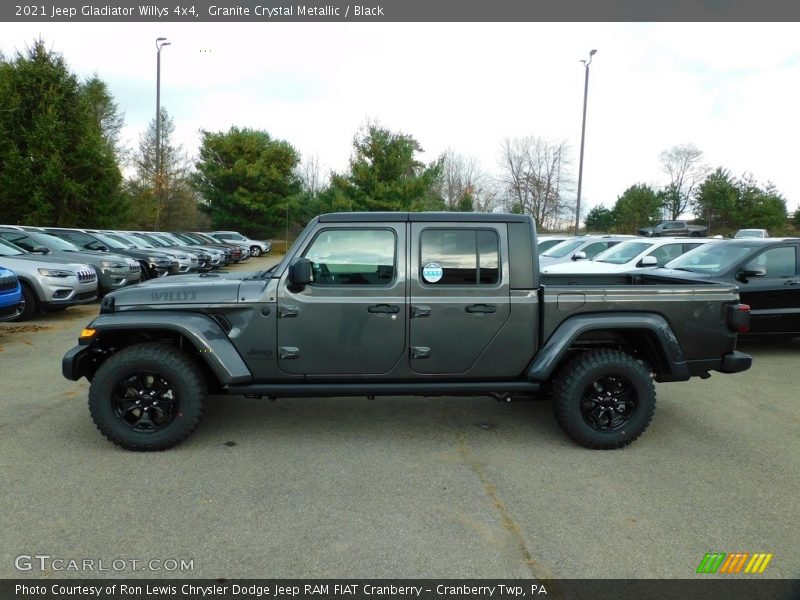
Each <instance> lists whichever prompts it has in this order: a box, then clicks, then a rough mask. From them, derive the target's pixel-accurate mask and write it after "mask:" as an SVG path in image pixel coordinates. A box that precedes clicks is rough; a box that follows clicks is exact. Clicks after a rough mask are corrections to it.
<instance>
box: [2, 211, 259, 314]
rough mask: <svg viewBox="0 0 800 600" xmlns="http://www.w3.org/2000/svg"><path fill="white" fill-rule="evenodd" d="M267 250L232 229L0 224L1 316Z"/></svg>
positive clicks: (60, 305) (87, 298)
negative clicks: (122, 228)
mask: <svg viewBox="0 0 800 600" xmlns="http://www.w3.org/2000/svg"><path fill="white" fill-rule="evenodd" d="M270 250H271V244H270V242H268V241H261V240H252V239H250V238H247V237H246V236H243V235H241V234H240V233H238V232H235V231H212V232H185V231H183V232H177V231H176V232H166V231H114V230H100V229H71V228H64V227H32V226H19V225H0V267H2V268H0V321H7V320H16V321H24V320H27V319H30V318H32V317H33V316H34V315H36V313H37V312H39V311H58V310H63V309H65V308H67V307H69V306H73V305H76V304H85V303H88V302H92V301H94V300H96V299H97V298H98V296H103V295H104V294H107V293H108V292H112V291H114V290H116V289H119V288H122V287H125V286H127V285H132V284H135V283H139V282H141V281H145V280H147V279H153V278H157V277H166V276H169V275H180V274H186V273H196V272H200V273H202V272H208V271H212V270H215V269H219V268H222V267H224V266H226V265H229V264H232V263H238V262H241V261H243V260H247V259H248V258H249V257H251V256H253V257H257V256H262V255H264V254H266V253H268V252H269V251H270Z"/></svg>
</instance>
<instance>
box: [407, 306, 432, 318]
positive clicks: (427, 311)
mask: <svg viewBox="0 0 800 600" xmlns="http://www.w3.org/2000/svg"><path fill="white" fill-rule="evenodd" d="M430 316H431V307H430V306H412V307H411V318H412V319H419V318H420V317H430Z"/></svg>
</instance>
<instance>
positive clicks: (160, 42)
mask: <svg viewBox="0 0 800 600" xmlns="http://www.w3.org/2000/svg"><path fill="white" fill-rule="evenodd" d="M169 45H170V42H168V41H167V38H164V37H160V38H156V181H158V179H159V178H160V177H161V49H162V48H163V47H164V46H169Z"/></svg>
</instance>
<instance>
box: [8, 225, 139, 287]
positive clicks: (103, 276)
mask: <svg viewBox="0 0 800 600" xmlns="http://www.w3.org/2000/svg"><path fill="white" fill-rule="evenodd" d="M0 239H4V240H5V241H7V242H10V243H12V244H14V245H15V246H19V247H20V248H22V249H23V250H27V251H28V252H30V253H32V254H42V255H45V256H50V257H52V258H58V259H63V260H65V261H67V262H83V263H86V264H88V265H90V266H91V267H92V268H94V270H95V272H96V273H97V277H98V283H99V286H100V293H101V294H107V293H108V292H113V291H114V290H116V289H119V288H121V287H125V286H126V285H133V284H135V283H139V280H140V279H141V277H142V269H141V267H140V266H139V262H138V261H136V260H134V259H132V258H128V257H127V256H120V255H118V254H111V253H108V252H93V251H91V250H82V249H81V248H78V247H77V246H76V245H75V244H73V243H72V242H69V241H67V240H65V239H62V238H60V237H58V236H55V235H52V234H49V233H45V232H42V231H25V230H23V229H22V228H19V227H13V226H2V227H0Z"/></svg>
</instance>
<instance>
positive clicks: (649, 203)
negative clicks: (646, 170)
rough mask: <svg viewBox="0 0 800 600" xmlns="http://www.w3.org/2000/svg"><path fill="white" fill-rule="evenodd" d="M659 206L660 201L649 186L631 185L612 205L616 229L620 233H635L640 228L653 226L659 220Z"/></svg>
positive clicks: (642, 184) (660, 204) (641, 184)
mask: <svg viewBox="0 0 800 600" xmlns="http://www.w3.org/2000/svg"><path fill="white" fill-rule="evenodd" d="M661 206H662V199H661V198H660V197H659V195H658V194H656V192H655V190H653V188H651V187H650V186H649V185H647V184H644V183H639V184H636V185H632V186H631V187H629V188H628V189H627V190H625V192H623V194H622V195H621V196H620V197H619V198H617V203H616V204H615V205H614V222H615V223H616V227H617V229H618V230H619V231H621V232H629V233H636V231H637V230H638V229H639V228H641V227H648V226H650V225H655V224H656V223H658V222H659V221H660V220H661Z"/></svg>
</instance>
